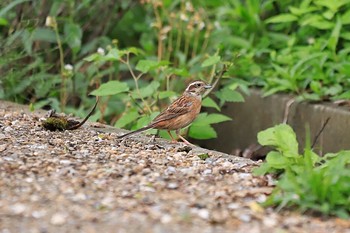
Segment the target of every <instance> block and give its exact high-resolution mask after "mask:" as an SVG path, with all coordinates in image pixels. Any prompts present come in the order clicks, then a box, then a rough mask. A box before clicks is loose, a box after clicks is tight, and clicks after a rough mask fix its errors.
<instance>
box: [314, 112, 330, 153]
mask: <svg viewBox="0 0 350 233" xmlns="http://www.w3.org/2000/svg"><path fill="white" fill-rule="evenodd" d="M330 119H331V118H330V117H328V118H327V120H326V121H325V122H324V123H323V125H322V128H321V129H320V131H319V132H318V134H317V135H316V137H315V139H314V141H313V143H312V146H311V149H313V148H314V146H315V144H316V142H317V140H318V138H319V137H320V135H321V133H322V132H323V130H324V129H325V128H326V126H327V124H328V122H329V120H330Z"/></svg>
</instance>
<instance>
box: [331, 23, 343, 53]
mask: <svg viewBox="0 0 350 233" xmlns="http://www.w3.org/2000/svg"><path fill="white" fill-rule="evenodd" d="M341 28H342V22H341V19H340V17H338V18H337V23H336V24H335V27H334V28H333V31H332V34H331V37H330V38H329V40H328V48H330V49H331V50H332V51H334V52H335V51H336V48H337V44H338V40H339V35H340V31H341Z"/></svg>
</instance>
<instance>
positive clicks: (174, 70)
mask: <svg viewBox="0 0 350 233" xmlns="http://www.w3.org/2000/svg"><path fill="white" fill-rule="evenodd" d="M166 73H167V74H175V75H177V76H181V77H188V76H189V72H188V70H187V69H186V68H173V67H171V68H170V67H169V68H167V69H166Z"/></svg>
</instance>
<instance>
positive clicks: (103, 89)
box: [90, 81, 129, 96]
mask: <svg viewBox="0 0 350 233" xmlns="http://www.w3.org/2000/svg"><path fill="white" fill-rule="evenodd" d="M127 91H129V87H128V85H127V84H126V83H124V82H119V81H109V82H107V83H103V84H102V85H101V86H100V87H99V88H98V89H96V90H94V91H92V92H91V93H90V95H95V96H107V95H115V94H119V93H122V92H127Z"/></svg>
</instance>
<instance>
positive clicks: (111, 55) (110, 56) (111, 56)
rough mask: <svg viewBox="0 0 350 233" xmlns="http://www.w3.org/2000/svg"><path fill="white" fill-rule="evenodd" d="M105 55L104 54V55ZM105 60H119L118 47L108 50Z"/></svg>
mask: <svg viewBox="0 0 350 233" xmlns="http://www.w3.org/2000/svg"><path fill="white" fill-rule="evenodd" d="M102 57H103V56H102ZM102 60H104V61H118V60H119V51H118V49H116V48H112V49H111V50H109V51H108V53H107V54H106V56H104V57H103V59H102Z"/></svg>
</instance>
